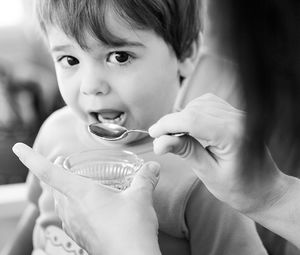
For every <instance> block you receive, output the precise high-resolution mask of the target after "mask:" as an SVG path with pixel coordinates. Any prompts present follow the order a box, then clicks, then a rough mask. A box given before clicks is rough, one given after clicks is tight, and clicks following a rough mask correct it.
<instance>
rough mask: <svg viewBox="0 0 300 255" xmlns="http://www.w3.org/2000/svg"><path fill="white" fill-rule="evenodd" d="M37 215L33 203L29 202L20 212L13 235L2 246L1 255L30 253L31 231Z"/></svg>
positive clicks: (36, 209)
mask: <svg viewBox="0 0 300 255" xmlns="http://www.w3.org/2000/svg"><path fill="white" fill-rule="evenodd" d="M38 215H39V212H38V208H37V207H36V205H35V204H32V203H29V205H28V206H27V207H26V209H25V211H24V213H23V214H22V216H21V218H20V220H19V222H18V225H17V229H16V233H15V235H14V236H13V237H12V239H11V240H9V242H8V243H7V244H6V245H5V246H4V248H3V250H2V251H1V255H30V254H31V252H32V249H33V247H32V232H33V228H34V225H35V220H36V219H37V217H38Z"/></svg>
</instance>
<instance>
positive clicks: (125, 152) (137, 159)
mask: <svg viewBox="0 0 300 255" xmlns="http://www.w3.org/2000/svg"><path fill="white" fill-rule="evenodd" d="M97 151H99V152H101V151H105V152H109V153H120V154H123V155H128V156H132V157H134V160H135V162H134V163H135V164H136V165H137V166H138V169H139V168H140V167H141V166H142V165H143V163H144V160H143V159H142V158H140V157H139V156H138V155H137V154H135V153H134V152H132V151H129V150H122V149H121V150H116V149H105V148H103V149H92V150H83V151H79V152H74V153H71V154H70V155H69V156H67V157H65V159H64V161H63V163H62V166H63V168H65V169H67V170H70V169H71V166H70V162H69V160H70V159H71V158H74V157H76V156H79V155H82V154H85V153H94V152H97Z"/></svg>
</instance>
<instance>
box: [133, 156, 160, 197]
mask: <svg viewBox="0 0 300 255" xmlns="http://www.w3.org/2000/svg"><path fill="white" fill-rule="evenodd" d="M159 174H160V165H159V164H158V163H157V162H154V161H150V162H147V163H145V164H144V165H143V166H142V168H141V169H140V170H139V171H138V172H137V174H136V176H135V177H134V179H133V181H132V183H131V186H130V188H129V189H130V190H131V191H133V190H137V189H141V188H143V189H146V190H147V191H149V193H150V194H152V192H153V190H154V189H155V187H156V185H157V183H158V180H159Z"/></svg>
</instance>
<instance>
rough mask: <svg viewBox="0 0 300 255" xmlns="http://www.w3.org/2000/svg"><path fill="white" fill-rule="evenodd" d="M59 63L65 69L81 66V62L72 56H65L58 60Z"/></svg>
mask: <svg viewBox="0 0 300 255" xmlns="http://www.w3.org/2000/svg"><path fill="white" fill-rule="evenodd" d="M58 62H60V63H61V64H62V65H63V66H64V67H70V66H75V65H78V64H79V60H78V59H77V58H74V57H71V56H63V57H61V58H60V59H58Z"/></svg>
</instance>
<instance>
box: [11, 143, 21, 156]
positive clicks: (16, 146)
mask: <svg viewBox="0 0 300 255" xmlns="http://www.w3.org/2000/svg"><path fill="white" fill-rule="evenodd" d="M12 151H13V152H14V153H15V154H16V156H18V157H19V154H20V148H19V144H18V143H16V144H15V145H14V146H13V147H12Z"/></svg>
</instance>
